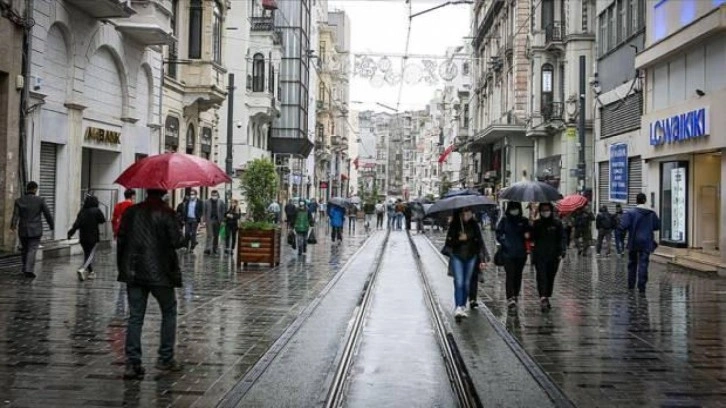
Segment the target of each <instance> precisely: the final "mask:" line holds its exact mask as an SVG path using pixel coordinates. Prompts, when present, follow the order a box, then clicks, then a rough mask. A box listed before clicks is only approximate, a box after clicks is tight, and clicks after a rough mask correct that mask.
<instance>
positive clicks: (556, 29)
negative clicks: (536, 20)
mask: <svg viewBox="0 0 726 408" xmlns="http://www.w3.org/2000/svg"><path fill="white" fill-rule="evenodd" d="M564 31H565V25H564V24H563V23H562V22H561V21H554V22H552V23H550V24H548V25H547V26H546V27H545V45H549V44H551V43H559V42H562V39H563V38H564V37H565V33H564Z"/></svg>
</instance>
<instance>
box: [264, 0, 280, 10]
mask: <svg viewBox="0 0 726 408" xmlns="http://www.w3.org/2000/svg"><path fill="white" fill-rule="evenodd" d="M262 8H263V9H265V10H277V2H276V1H275V0H262Z"/></svg>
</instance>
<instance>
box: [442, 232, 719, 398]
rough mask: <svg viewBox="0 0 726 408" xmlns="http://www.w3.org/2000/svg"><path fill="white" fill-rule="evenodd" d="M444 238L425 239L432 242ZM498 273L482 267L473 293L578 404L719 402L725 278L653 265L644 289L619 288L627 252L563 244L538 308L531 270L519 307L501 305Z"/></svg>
mask: <svg viewBox="0 0 726 408" xmlns="http://www.w3.org/2000/svg"><path fill="white" fill-rule="evenodd" d="M486 235H487V236H488V242H489V248H490V252H492V253H493V251H494V248H495V247H494V243H493V236H492V234H491V233H490V232H487V233H486ZM444 238H445V237H444V236H443V235H441V234H434V235H432V236H431V239H432V242H433V243H434V245H435V246H436V248H440V247H441V246H442V244H443V240H444ZM442 273H445V271H442ZM504 277H505V274H504V270H503V268H496V269H495V268H494V266H493V265H490V269H489V270H488V271H487V272H486V276H485V283H484V284H480V288H479V295H480V298H481V299H483V300H484V303H485V304H486V306H487V307H488V308H489V309H490V310H491V311H492V313H493V314H494V316H496V318H497V319H498V320H499V321H500V322H501V323H502V324H504V325H506V328H507V330H508V331H509V332H510V333H511V334H512V335H513V336H514V337H515V338H516V339H517V340H518V341H519V343H520V344H521V345H522V346H523V347H524V349H525V350H526V351H527V352H528V353H529V354H530V355H531V356H532V357H533V358H534V359H535V361H536V362H537V363H538V364H539V365H540V366H541V367H542V368H543V369H544V370H545V371H546V372H547V374H548V375H549V376H550V377H551V378H552V379H553V380H554V381H555V382H556V384H557V385H558V386H559V387H560V388H561V389H562V390H563V391H564V392H565V393H566V395H567V396H568V397H569V398H570V399H571V400H572V401H573V402H574V403H575V404H576V405H577V406H580V407H595V406H598V407H612V406H617V407H643V406H664V407H675V406H678V407H682V406H689V407H693V406H704V407H706V406H707V407H721V406H726V324H725V323H724V322H723V320H724V316H726V280H724V279H723V278H718V277H715V276H714V277H712V276H708V275H703V274H693V273H687V272H684V271H679V272H675V271H672V270H669V269H667V268H666V267H665V265H662V264H657V263H653V262H651V268H650V280H649V283H648V288H647V293H646V294H645V295H644V296H642V295H639V294H637V292H634V291H628V290H627V262H626V260H625V259H621V258H617V257H609V258H595V257H594V256H591V257H585V258H580V257H577V256H576V254H575V253H574V251H573V250H571V251H570V254H569V255H568V257H567V259H566V260H565V261H564V263H563V265H562V267H561V268H560V271H559V273H558V275H557V280H556V283H555V291H554V296H553V298H552V304H553V308H552V311H551V312H550V313H547V314H543V313H542V312H541V311H540V308H539V298H538V295H537V291H536V282H535V273H534V269H531V268H530V266H529V265H527V266H525V271H524V280H523V289H522V295H521V301H520V306H519V311H518V312H517V313H508V311H507V305H506V299H505V285H504Z"/></svg>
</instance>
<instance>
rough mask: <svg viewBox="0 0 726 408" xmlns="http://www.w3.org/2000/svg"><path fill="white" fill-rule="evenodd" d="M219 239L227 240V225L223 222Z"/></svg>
mask: <svg viewBox="0 0 726 408" xmlns="http://www.w3.org/2000/svg"><path fill="white" fill-rule="evenodd" d="M219 237H220V238H221V239H226V238H227V223H226V222H223V223H222V225H221V226H220V227H219Z"/></svg>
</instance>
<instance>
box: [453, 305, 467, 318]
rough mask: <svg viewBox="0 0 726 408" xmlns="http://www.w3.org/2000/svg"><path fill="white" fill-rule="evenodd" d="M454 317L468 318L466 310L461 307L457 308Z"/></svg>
mask: <svg viewBox="0 0 726 408" xmlns="http://www.w3.org/2000/svg"><path fill="white" fill-rule="evenodd" d="M454 317H457V318H461V317H466V310H465V309H464V308H463V307H461V306H457V307H456V309H455V310H454Z"/></svg>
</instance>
